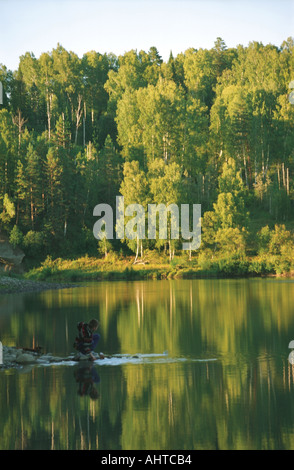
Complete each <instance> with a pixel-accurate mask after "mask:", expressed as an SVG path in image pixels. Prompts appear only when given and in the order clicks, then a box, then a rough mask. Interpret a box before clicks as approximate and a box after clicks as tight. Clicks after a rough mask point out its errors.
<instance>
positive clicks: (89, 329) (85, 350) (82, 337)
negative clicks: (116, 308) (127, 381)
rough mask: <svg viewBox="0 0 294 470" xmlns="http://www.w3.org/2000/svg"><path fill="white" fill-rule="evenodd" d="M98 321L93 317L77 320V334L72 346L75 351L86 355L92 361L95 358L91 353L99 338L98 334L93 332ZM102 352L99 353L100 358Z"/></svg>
mask: <svg viewBox="0 0 294 470" xmlns="http://www.w3.org/2000/svg"><path fill="white" fill-rule="evenodd" d="M98 326H99V322H98V320H96V319H95V318H93V319H92V320H90V321H89V323H86V322H82V321H81V322H79V323H78V325H77V328H78V336H77V337H76V339H75V342H74V348H75V349H77V351H78V352H79V353H81V354H83V355H85V356H88V357H89V359H90V360H92V361H94V360H95V359H96V358H95V356H94V354H93V351H94V349H95V348H96V346H97V344H98V341H99V339H100V335H99V334H98V333H95V331H96V330H97V329H98ZM101 356H103V354H100V356H99V357H100V358H101V359H102V358H103V357H101Z"/></svg>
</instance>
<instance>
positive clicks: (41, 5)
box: [0, 0, 294, 70]
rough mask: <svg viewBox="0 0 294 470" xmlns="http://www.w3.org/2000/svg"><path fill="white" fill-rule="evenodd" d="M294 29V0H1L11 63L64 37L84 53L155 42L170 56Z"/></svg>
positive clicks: (4, 55)
mask: <svg viewBox="0 0 294 470" xmlns="http://www.w3.org/2000/svg"><path fill="white" fill-rule="evenodd" d="M290 36H292V37H293V36H294V0H246V1H245V0H126V1H125V0H28V1H27V0H0V64H1V63H2V64H3V65H5V66H6V67H7V68H8V69H10V70H16V69H17V67H18V64H19V57H20V56H21V55H23V54H25V53H26V52H32V53H33V54H34V55H35V57H39V56H40V54H41V53H42V52H50V51H52V49H54V48H55V47H56V46H57V43H60V44H61V45H62V46H63V47H64V48H65V49H67V50H68V51H73V52H75V53H76V54H77V55H78V56H79V57H82V55H83V54H84V53H86V52H88V51H91V50H95V51H97V52H100V53H102V54H103V53H113V54H115V55H117V56H118V55H121V54H124V52H126V51H129V50H131V49H136V50H137V51H140V50H144V51H146V52H147V51H148V50H149V49H150V47H153V46H155V47H156V48H157V49H158V52H159V54H160V55H161V57H162V58H163V60H168V57H169V55H170V52H171V51H172V53H173V55H174V56H176V55H177V54H179V53H181V52H185V51H186V50H187V49H189V48H190V47H193V48H195V49H199V48H207V49H210V48H212V47H213V46H214V42H215V40H216V38H217V37H221V38H222V39H223V40H224V41H225V43H226V45H227V47H236V46H237V45H238V44H242V45H244V46H247V45H248V44H249V42H251V41H259V42H262V43H263V44H269V43H271V44H274V45H276V46H280V45H281V44H282V42H283V41H284V40H286V39H287V38H288V37H290Z"/></svg>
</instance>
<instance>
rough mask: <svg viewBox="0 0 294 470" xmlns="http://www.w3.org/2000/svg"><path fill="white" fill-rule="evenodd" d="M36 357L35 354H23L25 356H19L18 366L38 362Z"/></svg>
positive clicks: (16, 360)
mask: <svg viewBox="0 0 294 470" xmlns="http://www.w3.org/2000/svg"><path fill="white" fill-rule="evenodd" d="M36 359H37V358H36V356H34V355H33V354H29V353H23V354H19V355H18V356H17V357H16V359H15V362H16V363H17V364H32V363H34V362H36Z"/></svg>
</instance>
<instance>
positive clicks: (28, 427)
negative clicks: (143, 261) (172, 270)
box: [0, 279, 294, 450]
mask: <svg viewBox="0 0 294 470" xmlns="http://www.w3.org/2000/svg"><path fill="white" fill-rule="evenodd" d="M293 306H294V283H293V281H291V280H270V279H268V280H193V281H190V280H184V281H182V280H181V281H150V282H111V283H95V284H90V285H87V286H83V287H79V288H76V289H67V290H61V291H47V292H43V293H39V294H19V295H5V296H0V339H1V340H2V342H3V344H7V345H13V346H26V347H30V346H32V345H34V344H39V345H41V346H43V348H44V351H45V352H52V353H53V354H56V355H68V354H69V353H70V352H72V350H73V348H72V343H73V339H74V337H75V334H76V324H77V322H78V321H80V320H88V319H90V318H91V317H96V318H98V319H99V320H100V321H101V328H100V333H101V340H100V345H99V347H98V351H103V352H104V353H105V354H123V355H128V354H133V355H134V354H138V355H141V354H142V355H144V359H143V360H135V361H133V362H132V361H130V362H128V361H124V362H122V363H119V361H117V363H115V364H107V363H106V362H105V363H104V364H101V365H94V366H93V367H92V368H91V367H89V368H83V369H82V368H81V367H80V366H79V365H71V364H67V365H51V366H50V367H43V366H35V367H27V368H26V367H25V368H23V369H20V370H5V371H3V370H2V371H0V391H1V400H0V422H1V432H0V449H2V450H3V449H44V450H45V449H100V450H106V449H107V450H115V449H122V450H128V449H132V450H136V449H141V450H143V449H145V450H153V449H160V450H171V449H172V450H175V449H177V450H185V449H186V450H193V449H294V384H293V377H294V366H292V365H290V363H289V361H288V355H289V353H290V350H289V349H288V345H289V342H290V340H292V339H294V307H293ZM163 352H165V353H166V354H165V355H162V353H163ZM157 355H158V356H157ZM292 367H293V368H292Z"/></svg>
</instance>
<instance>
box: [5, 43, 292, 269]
mask: <svg viewBox="0 0 294 470" xmlns="http://www.w3.org/2000/svg"><path fill="white" fill-rule="evenodd" d="M293 63H294V62H293V40H292V39H291V38H289V39H288V40H287V41H285V42H284V43H283V45H282V46H281V47H280V48H278V47H276V46H273V45H266V46H264V45H263V44H261V43H258V42H252V43H250V44H249V45H248V46H247V47H243V46H238V47H236V48H234V49H228V48H227V47H226V44H225V42H224V41H223V39H222V38H217V39H216V41H215V44H214V47H213V48H212V49H209V50H208V49H199V50H195V49H192V48H191V49H188V50H186V51H185V52H183V53H181V54H178V55H177V56H176V57H173V55H172V54H171V55H170V57H169V60H168V61H167V62H164V61H163V60H162V58H161V56H160V54H159V52H158V50H157V49H156V47H154V46H153V47H151V48H150V50H149V51H147V52H145V51H139V52H137V51H135V50H131V51H128V52H126V53H125V54H123V55H121V56H119V57H115V56H114V55H113V54H100V53H99V52H96V51H89V52H87V53H85V54H84V55H83V57H82V58H79V57H78V56H77V54H75V53H74V52H69V51H67V50H66V49H65V48H64V47H63V46H62V45H61V44H57V46H56V48H54V49H53V50H52V51H51V52H46V53H43V54H41V55H40V57H39V58H36V57H35V56H34V54H33V53H31V52H30V53H29V52H27V53H25V54H24V55H23V56H21V57H20V61H19V66H18V69H17V70H15V71H13V72H12V71H8V70H7V69H6V68H5V67H4V66H1V68H0V76H1V81H2V83H3V84H4V95H5V96H4V106H3V109H1V110H0V220H1V227H2V228H3V229H4V231H5V232H7V234H8V235H9V236H10V238H11V242H12V244H13V245H21V246H22V247H23V249H24V251H25V253H26V256H27V257H33V258H34V259H38V260H41V259H44V258H45V257H46V256H47V255H48V254H51V255H54V256H56V257H58V256H65V255H67V256H80V255H82V254H84V253H91V254H93V253H95V255H96V254H97V242H96V240H95V239H94V237H92V238H93V239H92V242H91V240H90V238H91V236H92V227H93V208H94V207H95V205H96V204H98V203H100V202H104V203H108V204H110V205H111V206H112V207H113V209H114V205H115V201H116V196H117V195H119V193H120V194H122V195H123V196H124V198H125V205H126V206H127V205H129V204H131V203H138V204H141V205H142V206H143V207H144V209H145V212H146V214H147V206H148V204H150V203H154V204H159V203H162V204H164V205H166V206H168V205H169V204H171V203H174V204H177V205H180V204H194V203H201V204H202V244H201V250H200V254H198V253H194V256H195V257H197V256H198V255H199V262H200V265H201V266H202V265H205V266H207V267H208V266H209V265H210V269H212V270H213V271H214V272H222V273H229V272H232V273H237V274H238V269H237V266H236V263H239V264H240V269H241V271H244V272H246V269H247V268H246V266H245V264H246V263H245V264H244V263H243V256H245V255H246V254H247V255H248V252H249V242H248V240H250V250H251V252H255V253H257V258H256V259H255V260H250V262H249V267H248V272H251V273H253V272H256V273H264V272H266V273H268V272H283V271H287V272H290V271H291V269H292V268H293V266H292V261H291V256H292V254H293V246H292V232H291V231H290V229H288V227H292V226H293V216H292V213H293V194H294V193H293V174H294V173H293V172H294V159H293V156H294V154H293V144H294V140H293V135H294V132H293V131H294V124H293V122H294V121H293V117H294V107H293V105H291V103H290V102H289V99H288V93H289V83H290V81H291V80H293V73H294V70H293ZM249 209H250V213H249ZM259 209H260V210H262V211H264V213H265V214H266V216H265V219H264V220H263V221H262V222H261V221H260V222H259V223H258V227H257V228H256V227H255V229H254V230H253V229H252V230H251V231H250V230H249V227H252V224H250V223H249V222H251V219H252V218H254V217H255V219H256V218H257V217H256V216H257V214H258V210H259ZM129 220H130V218H128V217H126V218H125V223H126V224H127V223H128V221H129ZM145 222H146V220H145ZM168 222H169V225H170V222H171V219H170V218H169V219H168ZM275 224H276V227H275V228H274V229H270V228H269V227H270V226H273V227H274V225H275ZM281 224H282V225H281ZM263 226H264V227H263ZM286 227H287V229H286ZM22 236H23V238H22ZM107 244H108V243H107ZM107 244H105V241H104V242H103V241H102V242H101V243H100V244H99V247H100V249H102V252H103V253H104V255H105V253H109V249H110V248H111V250H113V251H116V250H121V249H122V250H123V252H124V253H125V254H126V253H129V250H132V251H133V252H135V253H136V256H137V257H138V255H139V253H140V254H141V258H142V259H143V258H144V250H145V251H146V249H152V250H153V251H154V250H155V249H156V248H157V249H158V250H159V252H160V253H161V255H162V256H163V257H164V256H165V255H166V249H167V247H168V250H169V255H170V256H169V262H172V261H173V258H175V257H176V255H177V254H179V249H180V248H179V243H178V241H177V240H173V239H172V238H171V236H170V233H168V236H167V239H166V240H159V239H158V238H157V240H156V241H155V240H151V241H149V240H143V241H139V239H138V238H137V239H134V240H124V243H123V245H121V244H120V242H119V243H118V242H117V243H112V246H111V247H110V246H107ZM121 247H122V248H121ZM231 256H232V257H233V258H231ZM107 257H108V256H107ZM216 258H218V259H219V260H220V261H216ZM225 259H227V262H225ZM189 261H190V262H192V256H190V260H189ZM174 268H175V269H176V267H174ZM176 271H177V269H176ZM178 274H179V273H178V271H177V275H178Z"/></svg>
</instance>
